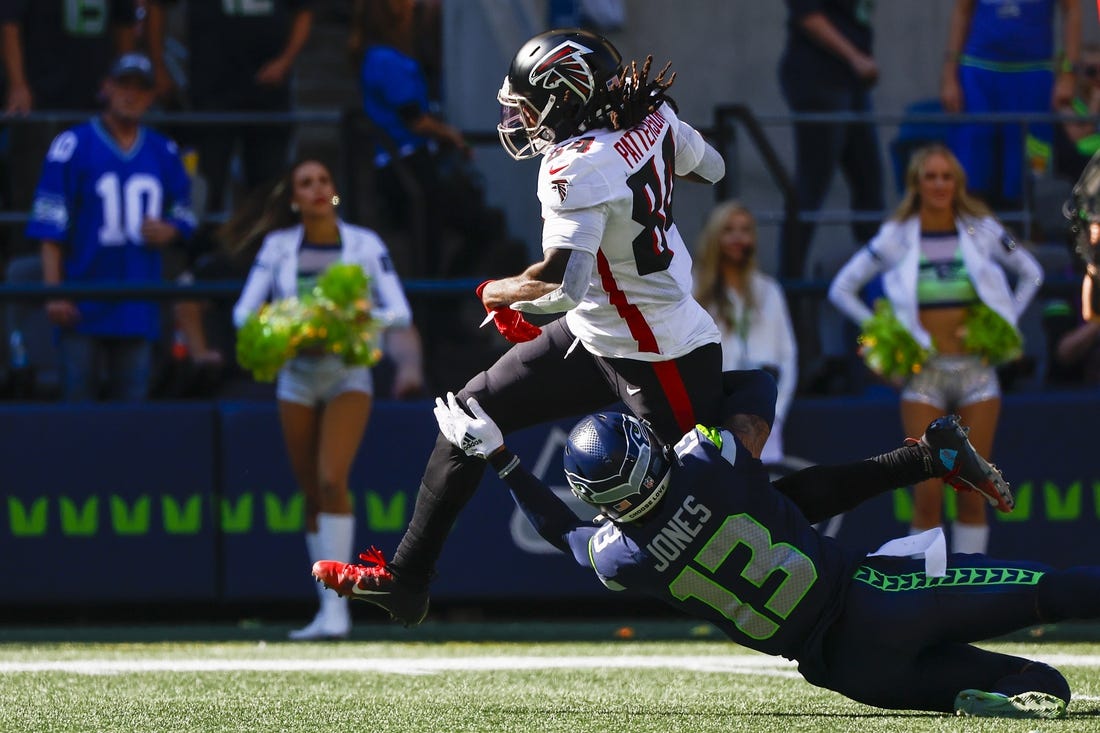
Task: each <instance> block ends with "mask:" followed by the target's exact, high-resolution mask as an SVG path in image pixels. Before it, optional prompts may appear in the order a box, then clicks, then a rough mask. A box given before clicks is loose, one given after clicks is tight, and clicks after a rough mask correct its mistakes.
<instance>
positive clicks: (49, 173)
mask: <svg viewBox="0 0 1100 733" xmlns="http://www.w3.org/2000/svg"><path fill="white" fill-rule="evenodd" d="M190 191H191V181H190V179H189V178H188V176H187V172H186V171H185V170H184V168H183V163H182V162H181V161H180V157H179V151H178V150H177V149H176V145H175V143H173V142H172V141H171V140H169V139H167V138H166V137H164V136H162V135H160V134H158V133H156V132H154V131H152V130H149V129H147V128H144V127H143V128H141V129H140V131H139V133H138V137H137V141H136V142H135V143H134V145H133V147H131V148H130V150H128V151H124V150H122V149H121V148H119V146H118V145H117V143H116V142H115V140H114V138H112V137H111V135H110V133H109V132H108V131H107V130H106V129H105V128H104V127H103V125H102V123H101V122H100V121H99V120H98V119H94V120H92V121H90V122H87V123H84V124H82V125H77V126H76V127H73V128H71V129H69V130H66V131H65V132H63V133H61V134H60V135H58V136H57V137H56V138H54V141H53V143H52V144H51V145H50V150H49V152H48V153H47V154H46V161H45V164H44V165H43V168H42V178H41V179H40V180H39V183H38V188H37V190H36V191H35V197H34V206H33V209H32V211H31V218H30V221H29V223H28V224H27V230H26V233H27V237H29V238H32V239H39V240H52V241H55V242H58V243H60V244H61V246H62V247H63V248H64V249H65V280H66V282H72V283H80V282H106V281H133V282H140V281H146V282H151V281H158V280H161V279H162V278H163V273H162V269H161V267H162V266H161V255H160V249H159V248H157V247H155V246H151V245H150V246H147V245H146V244H145V242H144V240H143V239H142V236H141V227H142V223H143V222H144V221H145V220H146V219H147V218H152V219H164V220H166V221H169V222H171V223H172V224H173V225H175V226H176V228H177V229H179V230H180V232H181V234H182V235H183V236H184V237H188V236H190V234H191V233H192V231H194V228H195V217H194V214H193V213H192V211H191V194H190ZM77 307H78V308H79V309H80V315H81V318H80V321H79V322H78V323H77V325H76V330H77V331H79V332H81V333H86V334H91V335H97V336H139V337H144V338H150V339H155V338H157V337H158V335H159V332H160V327H159V322H160V309H159V307H158V306H157V304H156V303H150V302H139V301H82V302H80V303H78V304H77Z"/></svg>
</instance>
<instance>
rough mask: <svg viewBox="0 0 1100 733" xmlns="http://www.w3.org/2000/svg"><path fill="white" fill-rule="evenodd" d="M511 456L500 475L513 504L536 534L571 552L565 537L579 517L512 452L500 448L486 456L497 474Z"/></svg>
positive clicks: (574, 526) (577, 525)
mask: <svg viewBox="0 0 1100 733" xmlns="http://www.w3.org/2000/svg"><path fill="white" fill-rule="evenodd" d="M513 459H514V460H515V461H516V465H515V466H514V467H513V468H512V470H511V471H509V472H508V474H507V475H506V476H504V483H506V484H508V490H509V491H510V492H511V494H512V499H513V500H515V502H516V506H518V507H519V508H520V511H522V512H523V514H524V515H525V516H526V517H527V521H529V522H530V523H531V525H532V526H533V527H534V528H535V530H536V531H537V532H538V533H539V536H540V537H542V538H543V539H544V540H546V541H547V542H549V543H550V544H551V545H553V546H554V547H556V548H558V549H559V550H561V551H562V552H565V553H569V554H572V550H571V549H570V547H569V542H568V540H567V536H568V535H569V533H570V532H572V531H573V530H574V529H576V528H578V527H580V526H581V524H582V523H581V520H580V518H579V517H577V515H576V514H574V513H573V511H572V510H571V509H570V508H569V507H568V506H566V505H565V502H563V501H562V500H561V499H559V498H558V497H557V496H555V495H554V492H553V491H552V490H551V489H550V487H548V486H547V485H546V484H544V483H543V482H542V481H540V480H539V479H538V478H536V477H535V476H534V475H533V474H532V473H531V472H530V471H528V470H527V469H526V468H524V467H523V465H522V464H520V463H519V462H518V461H519V459H518V458H516V455H515V454H514V453H512V451H510V450H508V449H507V448H504V449H502V450H500V451H497V452H496V453H494V454H493V455H491V456H490V457H489V465H491V466H492V467H493V468H494V469H495V470H496V471H497V473H498V474H499V473H500V471H501V470H502V469H504V468H506V467H507V466H509V465H510V464H511V463H512V461H513Z"/></svg>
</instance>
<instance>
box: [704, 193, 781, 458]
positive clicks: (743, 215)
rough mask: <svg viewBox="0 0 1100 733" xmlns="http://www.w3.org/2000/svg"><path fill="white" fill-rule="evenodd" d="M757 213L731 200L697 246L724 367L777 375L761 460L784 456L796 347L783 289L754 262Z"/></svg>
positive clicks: (706, 303)
mask: <svg viewBox="0 0 1100 733" xmlns="http://www.w3.org/2000/svg"><path fill="white" fill-rule="evenodd" d="M756 247H757V232H756V218H755V217H753V215H752V212H750V211H749V210H748V209H747V208H746V207H745V206H743V205H742V204H740V203H738V202H736V201H727V202H726V203H724V204H720V205H718V206H716V207H715V208H714V209H713V210H712V211H711V213H710V216H709V217H708V218H707V222H706V225H705V226H704V227H703V233H702V235H701V236H700V238H699V244H698V246H697V247H696V252H697V253H698V259H697V260H696V262H697V265H696V273H695V299H696V300H698V301H699V303H700V304H701V305H702V306H703V307H704V308H706V309H707V311H708V312H709V313H710V314H711V316H713V317H714V321H715V323H717V324H718V329H719V331H721V333H722V370H723V371H730V370H733V369H764V370H766V371H768V372H771V374H772V376H774V377H775V378H776V382H777V385H778V389H779V394H778V397H777V399H776V403H775V420H774V422H773V423H772V431H771V435H770V436H769V437H768V441H767V443H765V445H764V452H763V453H762V454H761V455H760V460H762V461H764V462H765V463H778V462H779V461H782V460H783V423H784V421H785V419H786V417H787V412H788V411H789V410H790V407H791V400H792V399H793V398H794V391H795V387H796V385H797V384H798V347H797V345H796V344H795V338H794V327H793V326H792V325H791V316H790V313H789V312H788V310H787V301H786V298H785V297H784V295H783V290H782V288H780V286H779V283H778V282H776V281H775V279H774V278H772V277H769V276H768V275H765V274H764V273H762V272H760V270H759V269H757V266H756Z"/></svg>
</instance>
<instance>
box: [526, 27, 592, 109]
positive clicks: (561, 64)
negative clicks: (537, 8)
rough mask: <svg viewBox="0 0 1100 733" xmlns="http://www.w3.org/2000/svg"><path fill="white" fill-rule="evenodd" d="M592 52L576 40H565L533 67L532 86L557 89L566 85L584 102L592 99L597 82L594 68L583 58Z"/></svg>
mask: <svg viewBox="0 0 1100 733" xmlns="http://www.w3.org/2000/svg"><path fill="white" fill-rule="evenodd" d="M587 53H592V49H590V48H588V47H587V46H582V45H581V44H579V43H576V42H575V41H565V42H564V43H562V44H561V45H559V46H557V47H556V48H554V49H552V50H551V51H550V52H549V53H547V54H546V55H545V56H543V57H542V58H541V59H540V60H539V61H538V63H536V64H535V66H534V67H533V68H532V69H531V76H530V81H531V84H532V86H535V85H538V86H541V87H543V88H544V89H557V88H558V87H559V86H561V85H563V84H564V85H565V86H566V87H567V88H568V89H570V90H572V91H573V93H574V94H576V95H577V96H578V97H580V98H581V100H583V101H584V102H587V101H588V100H590V99H592V92H593V91H594V90H595V88H596V83H595V81H594V80H593V78H592V70H591V69H590V68H588V64H586V63H585V62H584V59H583V58H581V56H582V54H587Z"/></svg>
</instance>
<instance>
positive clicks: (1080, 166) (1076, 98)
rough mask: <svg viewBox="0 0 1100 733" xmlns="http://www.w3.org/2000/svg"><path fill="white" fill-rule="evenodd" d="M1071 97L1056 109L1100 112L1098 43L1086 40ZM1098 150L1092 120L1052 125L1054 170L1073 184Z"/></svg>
mask: <svg viewBox="0 0 1100 733" xmlns="http://www.w3.org/2000/svg"><path fill="white" fill-rule="evenodd" d="M1074 73H1075V79H1076V84H1075V86H1074V91H1073V99H1072V100H1070V103H1069V104H1068V105H1066V106H1063V107H1061V108H1060V109H1059V111H1060V112H1062V113H1064V114H1076V115H1080V116H1082V117H1096V116H1097V115H1100V44H1096V43H1086V44H1085V45H1084V46H1082V48H1081V62H1080V63H1079V64H1077V66H1076V67H1075V68H1074ZM1098 150H1100V130H1098V129H1097V126H1096V123H1095V122H1094V121H1093V120H1067V121H1065V122H1062V123H1061V124H1060V125H1056V126H1055V128H1054V150H1053V155H1054V166H1053V167H1054V173H1055V175H1057V176H1059V177H1060V178H1062V179H1064V180H1066V181H1069V182H1071V183H1076V182H1077V179H1078V178H1080V176H1081V173H1082V172H1083V171H1084V170H1085V166H1086V165H1087V164H1088V162H1089V160H1090V159H1091V158H1092V156H1093V155H1094V154H1095V153H1096V152H1097V151H1098Z"/></svg>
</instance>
